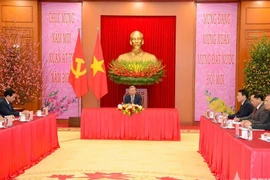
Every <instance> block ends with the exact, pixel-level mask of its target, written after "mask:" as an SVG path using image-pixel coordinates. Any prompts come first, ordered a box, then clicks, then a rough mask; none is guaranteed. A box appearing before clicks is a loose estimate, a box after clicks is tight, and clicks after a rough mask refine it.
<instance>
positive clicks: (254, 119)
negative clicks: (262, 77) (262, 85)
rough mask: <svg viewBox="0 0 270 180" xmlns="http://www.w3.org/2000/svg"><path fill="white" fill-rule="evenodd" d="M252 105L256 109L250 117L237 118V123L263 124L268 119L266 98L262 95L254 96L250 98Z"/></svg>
mask: <svg viewBox="0 0 270 180" xmlns="http://www.w3.org/2000/svg"><path fill="white" fill-rule="evenodd" d="M250 101H251V104H252V105H253V106H254V107H255V109H254V110H253V112H252V113H251V114H250V115H249V116H245V117H241V118H235V119H234V120H235V121H243V120H248V121H250V122H251V123H252V124H261V123H263V122H264V121H265V120H266V119H267V117H268V111H267V110H266V109H265V107H264V103H263V101H264V96H263V95H262V94H252V95H251V96H250Z"/></svg>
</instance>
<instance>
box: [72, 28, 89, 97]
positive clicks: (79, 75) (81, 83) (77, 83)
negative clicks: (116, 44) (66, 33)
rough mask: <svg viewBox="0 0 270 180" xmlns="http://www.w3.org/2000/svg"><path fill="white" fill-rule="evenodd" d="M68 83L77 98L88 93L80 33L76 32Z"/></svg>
mask: <svg viewBox="0 0 270 180" xmlns="http://www.w3.org/2000/svg"><path fill="white" fill-rule="evenodd" d="M69 83H70V84H71V86H72V87H73V90H74V92H75V94H76V96H77V97H78V98H80V97H82V96H83V95H84V94H86V93H87V92H88V86H87V74H86V65H85V61H84V57H83V50H82V44H81V38H80V31H79V32H78V38H77V42H76V47H75V51H74V54H73V58H72V63H71V67H70V74H69Z"/></svg>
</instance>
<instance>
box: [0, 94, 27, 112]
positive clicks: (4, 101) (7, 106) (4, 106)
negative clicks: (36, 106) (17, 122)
mask: <svg viewBox="0 0 270 180" xmlns="http://www.w3.org/2000/svg"><path fill="white" fill-rule="evenodd" d="M16 96H17V95H16V93H15V91H14V90H12V89H7V90H6V91H5V92H4V97H3V98H1V99H0V114H1V115H3V116H8V115H14V116H20V115H21V114H28V113H29V112H28V111H26V110H25V111H23V112H18V111H15V110H14V108H13V106H12V102H13V101H14V100H15V98H16Z"/></svg>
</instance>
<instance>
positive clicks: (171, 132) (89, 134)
mask: <svg viewBox="0 0 270 180" xmlns="http://www.w3.org/2000/svg"><path fill="white" fill-rule="evenodd" d="M81 138H82V139H133V140H176V141H179V140H180V122H179V115H178V111H177V110H176V109H162V108H151V109H150V108H148V109H145V110H143V111H142V112H140V113H138V114H134V115H133V116H131V117H129V116H127V115H123V114H122V112H121V111H118V110H117V109H116V108H86V109H83V111H82V116H81Z"/></svg>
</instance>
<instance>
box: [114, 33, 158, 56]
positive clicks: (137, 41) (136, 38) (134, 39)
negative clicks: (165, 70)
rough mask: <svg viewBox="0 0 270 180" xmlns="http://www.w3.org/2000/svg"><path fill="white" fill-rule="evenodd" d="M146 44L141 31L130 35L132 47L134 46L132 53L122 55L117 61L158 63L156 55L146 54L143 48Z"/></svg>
mask: <svg viewBox="0 0 270 180" xmlns="http://www.w3.org/2000/svg"><path fill="white" fill-rule="evenodd" d="M143 44H144V40H143V34H142V33H141V32H140V31H134V32H132V33H131V34H130V45H132V51H131V52H128V53H125V54H121V55H120V56H119V57H118V58H117V60H119V61H121V60H126V61H129V60H130V61H157V58H156V56H155V55H153V54H150V53H147V52H144V51H143V50H142V49H141V47H142V45H143Z"/></svg>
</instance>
